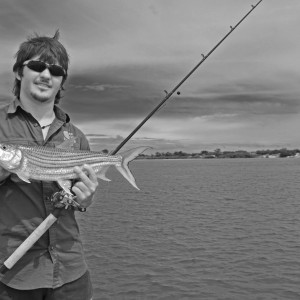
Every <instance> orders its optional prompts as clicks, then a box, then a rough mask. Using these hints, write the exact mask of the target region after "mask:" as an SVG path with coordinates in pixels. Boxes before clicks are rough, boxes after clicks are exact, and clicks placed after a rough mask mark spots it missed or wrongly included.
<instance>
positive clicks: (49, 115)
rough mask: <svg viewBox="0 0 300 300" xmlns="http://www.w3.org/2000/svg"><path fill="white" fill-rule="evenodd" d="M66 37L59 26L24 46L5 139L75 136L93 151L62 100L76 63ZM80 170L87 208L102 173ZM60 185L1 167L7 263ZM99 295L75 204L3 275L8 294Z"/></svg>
mask: <svg viewBox="0 0 300 300" xmlns="http://www.w3.org/2000/svg"><path fill="white" fill-rule="evenodd" d="M58 38H59V32H58V31H57V32H56V33H55V35H54V37H53V38H51V37H45V36H37V35H36V36H34V37H31V38H29V39H28V40H27V41H25V42H23V43H22V44H21V45H20V48H19V50H18V52H17V53H16V62H15V64H14V67H13V71H14V73H15V86H14V94H15V96H16V99H15V100H14V101H12V102H11V103H9V104H8V105H5V106H4V107H2V108H0V141H1V142H3V143H11V144H14V143H15V144H27V145H28V144H30V145H43V146H47V147H56V146H59V145H61V144H62V143H63V142H64V141H65V140H67V139H71V140H72V141H75V142H74V143H73V146H72V147H73V148H74V149H82V150H89V144H88V141H87V139H86V137H85V136H84V135H83V133H82V132H81V131H80V130H79V129H77V128H76V127H75V126H74V125H73V124H72V123H71V122H70V118H69V116H68V115H67V114H66V113H65V112H63V111H62V110H61V109H60V108H59V107H58V106H57V104H58V102H59V99H60V98H61V90H63V84H64V82H65V80H66V79H67V76H68V73H67V72H68V65H69V58H68V54H67V51H66V49H65V48H64V46H63V45H62V44H61V43H60V42H59V41H58ZM65 144H66V142H65ZM67 144H68V143H67ZM70 145H72V143H70ZM74 171H75V172H76V173H77V174H78V176H79V178H80V179H79V180H78V181H77V182H76V183H75V184H74V185H73V187H72V191H73V193H74V194H75V195H76V202H78V203H79V204H80V206H81V207H82V208H87V207H88V206H90V205H91V204H92V201H93V195H94V193H95V190H96V188H97V185H98V182H97V177H96V174H95V173H94V171H93V169H92V168H91V167H90V166H84V171H85V172H84V171H82V170H81V169H80V168H79V167H76V168H75V169H74ZM59 190H60V188H59V187H58V185H57V183H56V182H40V181H33V180H32V181H31V183H26V182H24V181H22V180H20V179H19V178H18V177H17V176H16V175H14V174H11V173H9V172H7V171H6V170H4V169H2V168H0V263H3V262H4V261H5V260H6V259H7V258H8V257H9V256H10V255H11V253H13V251H14V250H15V249H16V248H17V247H18V246H19V245H20V244H21V243H22V241H24V240H25V239H26V238H27V237H28V236H29V235H30V233H31V232H33V231H34V229H35V228H36V227H37V226H38V225H39V224H40V223H41V222H42V221H43V220H44V219H45V218H46V217H47V215H49V213H51V212H52V211H53V209H54V207H53V205H52V202H51V196H52V195H53V194H54V193H55V192H57V191H59ZM76 213H77V212H76ZM91 298H92V288H91V282H90V277H89V273H88V270H87V265H86V262H85V259H84V254H83V247H82V243H81V240H80V236H79V229H78V225H77V222H76V220H75V212H74V210H72V209H62V213H61V215H60V217H59V219H58V221H57V222H56V223H55V224H54V225H53V226H52V227H51V228H50V229H49V231H48V232H47V233H45V234H44V235H43V236H42V237H41V239H40V240H38V241H37V242H36V244H35V245H34V246H33V247H32V248H31V249H30V250H29V251H28V252H27V253H26V254H25V255H24V257H22V258H21V259H20V260H19V261H18V262H17V263H16V265H15V266H14V267H13V268H12V269H11V270H9V271H7V272H6V273H5V274H1V275H0V300H8V299H14V300H29V299H30V300H41V299H47V300H50V299H51V300H56V299H59V300H64V299H74V300H76V299H78V300H90V299H91Z"/></svg>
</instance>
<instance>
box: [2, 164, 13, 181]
mask: <svg viewBox="0 0 300 300" xmlns="http://www.w3.org/2000/svg"><path fill="white" fill-rule="evenodd" d="M10 174H11V173H10V172H8V171H6V170H5V169H3V168H2V167H0V183H1V182H2V181H3V180H4V179H6V178H7V177H8V176H9V175H10Z"/></svg>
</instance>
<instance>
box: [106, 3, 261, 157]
mask: <svg viewBox="0 0 300 300" xmlns="http://www.w3.org/2000/svg"><path fill="white" fill-rule="evenodd" d="M261 2H262V0H260V1H258V2H257V3H256V4H254V5H251V9H250V11H249V12H248V13H246V14H245V15H244V16H243V17H242V18H241V19H240V21H239V22H238V23H237V24H236V25H235V26H230V31H229V32H228V33H227V34H226V35H225V36H224V37H223V38H222V39H221V40H220V41H219V42H218V43H217V44H216V45H215V46H214V47H213V48H212V49H211V50H210V51H209V52H208V53H207V54H206V55H205V54H201V55H202V59H201V60H200V62H199V63H198V64H197V65H196V66H195V67H194V68H193V69H192V70H191V71H190V72H189V73H188V74H187V75H186V76H185V77H184V78H183V79H182V80H181V81H180V82H179V83H178V84H177V85H176V86H175V87H174V88H173V89H172V90H171V92H169V93H168V92H167V91H166V90H165V93H166V96H165V97H164V98H163V100H162V101H161V102H160V103H159V104H158V105H157V106H156V107H155V108H154V109H153V110H152V111H151V112H150V113H149V114H148V115H147V116H146V118H145V119H144V120H143V121H142V122H141V123H140V124H139V125H138V126H137V127H136V128H135V129H134V130H133V131H132V132H131V133H130V134H129V135H128V136H127V138H125V139H124V141H123V142H122V143H121V144H120V145H119V146H117V148H116V149H115V150H114V151H112V152H111V153H110V154H111V155H114V154H116V153H117V152H119V150H120V149H121V148H122V147H123V146H124V145H125V144H126V143H127V142H128V141H129V140H130V139H131V138H132V137H133V135H134V134H135V133H136V132H137V131H138V130H139V129H140V128H141V127H142V126H143V125H144V124H145V123H146V122H147V121H148V120H149V119H150V118H151V117H152V116H153V115H154V114H155V113H156V112H157V111H158V110H159V109H160V108H161V107H162V106H163V105H164V104H165V102H167V100H168V99H169V98H171V96H172V95H173V94H174V93H175V92H176V91H177V90H178V89H179V87H180V86H181V85H182V84H183V83H184V82H185V81H186V80H187V79H188V78H189V77H190V76H191V75H192V74H193V73H194V72H195V71H196V70H197V69H198V68H199V67H200V66H201V65H202V64H203V63H204V61H206V60H207V58H208V57H209V56H210V55H211V54H212V53H213V52H214V51H215V50H216V49H217V48H218V47H219V46H220V45H221V44H222V43H223V42H224V41H225V40H226V39H227V37H228V36H229V35H230V34H231V33H232V32H233V31H234V30H235V29H236V28H237V27H238V26H239V25H240V24H241V23H242V22H243V21H244V20H245V19H246V18H247V17H248V16H249V15H250V14H251V12H252V11H253V10H254V9H255V8H256V7H257V6H258V5H259V4H260V3H261ZM178 93H179V94H180V92H178Z"/></svg>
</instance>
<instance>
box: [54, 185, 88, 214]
mask: <svg viewBox="0 0 300 300" xmlns="http://www.w3.org/2000/svg"><path fill="white" fill-rule="evenodd" d="M75 199H76V196H74V195H72V194H69V193H67V192H65V191H64V190H61V191H59V192H56V193H54V194H53V195H52V196H51V199H50V200H51V202H52V204H53V206H54V207H55V208H63V207H64V208H65V209H73V210H78V211H80V212H85V211H86V208H85V207H82V206H80V204H79V203H78V202H76V201H75Z"/></svg>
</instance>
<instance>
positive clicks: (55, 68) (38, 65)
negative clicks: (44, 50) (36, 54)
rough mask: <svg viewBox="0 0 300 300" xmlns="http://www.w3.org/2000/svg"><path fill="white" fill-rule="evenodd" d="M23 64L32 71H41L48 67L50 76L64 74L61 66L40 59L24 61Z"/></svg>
mask: <svg viewBox="0 0 300 300" xmlns="http://www.w3.org/2000/svg"><path fill="white" fill-rule="evenodd" d="M23 66H27V67H28V68H29V69H30V70H32V71H34V72H39V73H41V72H43V71H44V70H46V69H48V70H49V72H50V74H51V75H52V76H65V75H66V71H65V70H64V68H63V67H61V66H59V65H54V64H47V63H45V62H43V61H40V60H30V61H29V62H27V63H24V64H23Z"/></svg>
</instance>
